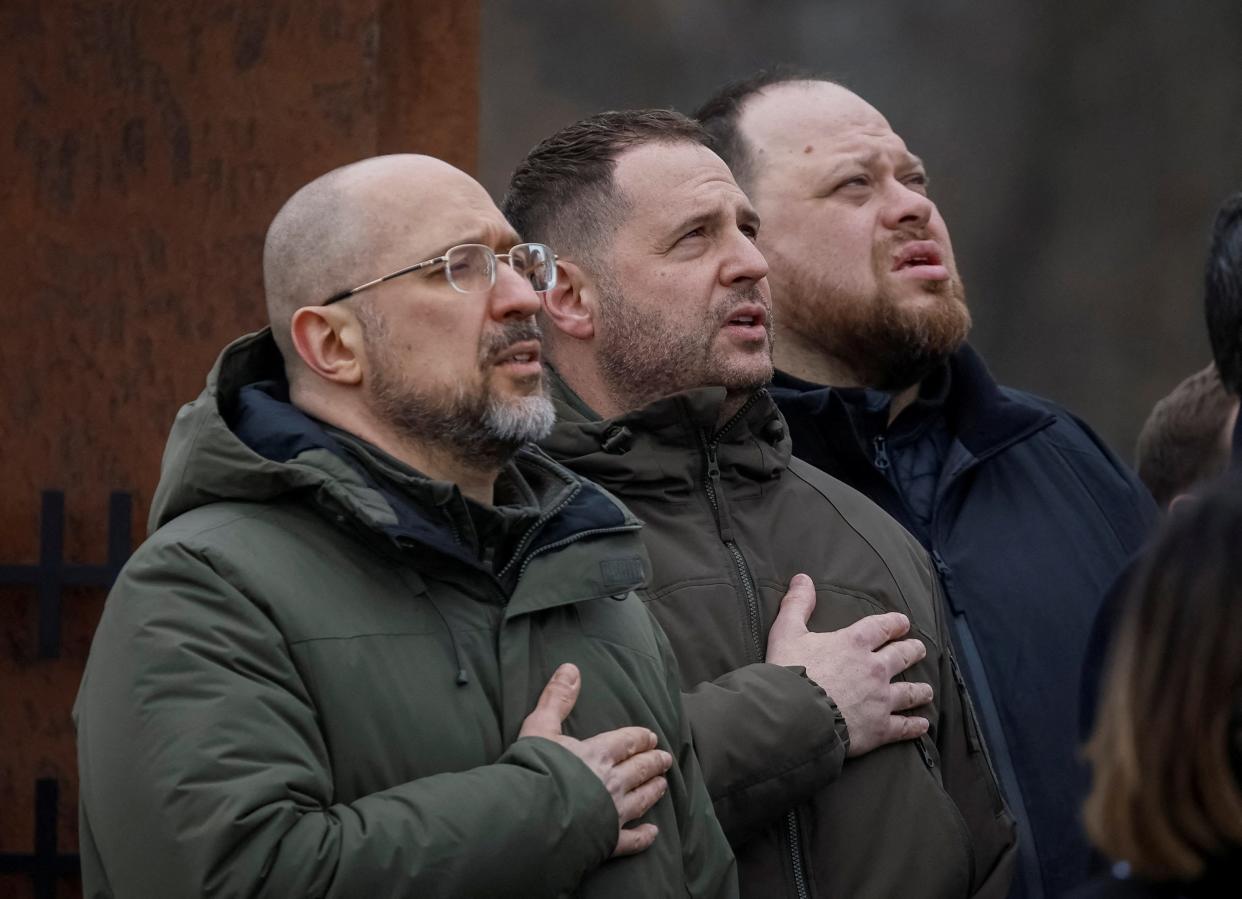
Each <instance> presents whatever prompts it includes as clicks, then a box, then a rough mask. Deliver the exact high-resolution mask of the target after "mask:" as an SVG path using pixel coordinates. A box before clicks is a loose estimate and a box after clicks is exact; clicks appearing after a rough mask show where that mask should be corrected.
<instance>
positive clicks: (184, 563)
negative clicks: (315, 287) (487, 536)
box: [75, 333, 736, 899]
mask: <svg viewBox="0 0 1242 899" xmlns="http://www.w3.org/2000/svg"><path fill="white" fill-rule="evenodd" d="M264 379H267V382H266V383H264V384H263V386H261V387H257V388H247V389H243V387H244V386H245V385H248V384H252V383H253V382H262V381H264ZM282 380H283V375H282V373H281V371H280V365H279V357H278V355H276V351H275V346H274V344H273V343H272V341H271V339H270V337H269V336H267V335H266V333H262V334H259V335H253V336H251V337H248V338H243V339H242V340H240V341H238V342H236V343H235V344H233V345H232V346H230V347H229V348H228V349H227V350H226V351H225V352H224V354H223V356H222V359H221V361H220V363H218V365H217V368H216V370H215V371H213V373H212V375H211V377H210V380H209V382H208V385H207V389H206V391H205V392H204V393H203V395H202V396H201V397H199V399H197V400H196V401H195V402H193V403H191V404H189V405H188V406H187V407H185V408H184V409H183V410H182V411H181V413H180V415H179V416H178V418H177V421H176V424H175V425H174V426H173V431H172V436H171V438H170V440H169V444H168V448H167V451H166V454H165V459H164V467H163V473H162V478H161V482H160V487H159V490H158V492H157V495H156V497H155V502H154V508H153V511H152V520H153V523H154V524H156V525H158V526H159V527H158V530H156V531H155V533H154V534H153V535H152V536H151V537H150V539H148V540H147V541H146V543H144V544H143V545H142V547H141V548H140V549H139V550H138V551H137V552H136V553H135V555H134V556H133V558H132V559H131V560H130V561H129V563H128V564H127V565H126V566H125V569H124V571H123V572H122V574H121V576H120V579H119V580H118V582H117V584H116V586H115V588H114V589H113V591H112V593H111V595H110V596H109V598H108V602H107V605H106V608H105V610H104V614H103V619H102V621H101V623H100V626H99V630H98V633H97V634H96V637H95V642H94V645H93V646H92V649H91V655H90V660H89V662H88V664H87V669H86V674H85V677H84V679H83V682H82V686H81V691H80V694H79V697H78V702H77V706H76V710H75V719H76V721H77V726H78V749H79V765H80V774H81V850H82V867H83V879H84V884H85V893H86V895H87V896H89V897H113V896H115V897H126V899H157V897H158V899H177V897H186V899H189V897H208V896H210V897H216V896H218V897H225V896H227V897H273V899H292V897H298V899H301V897H308V896H314V897H342V899H345V897H348V899H380V897H428V896H444V897H466V896H513V897H527V896H554V895H569V894H574V895H581V896H588V897H596V896H609V897H611V896H616V897H621V896H624V897H635V896H668V897H672V896H676V897H684V896H702V897H728V896H734V895H736V873H735V866H734V862H733V859H732V856H731V853H730V851H729V847H728V844H727V843H726V841H725V839H724V837H723V835H722V833H721V831H720V828H719V825H718V824H717V822H716V819H715V817H714V816H713V815H712V810H711V804H710V800H709V798H708V796H707V793H706V791H705V789H704V786H703V781H702V777H701V774H700V772H699V768H698V765H697V763H696V761H695V758H694V755H693V752H692V751H691V746H690V738H689V733H688V729H687V727H686V726H685V724H684V722H683V720H682V715H681V708H680V703H679V691H678V684H677V675H676V671H675V664H674V662H673V660H672V657H671V653H670V652H669V650H668V647H667V643H666V642H665V639H664V637H663V635H662V634H661V632H660V630H659V628H658V627H656V626H655V625H654V624H653V622H652V620H651V618H650V616H649V615H648V614H647V612H646V610H645V609H644V608H643V606H642V603H641V602H640V601H639V600H638V599H637V598H636V597H635V595H634V594H633V593H632V592H631V591H632V588H634V587H636V586H638V585H639V583H640V582H641V581H642V579H643V577H644V567H645V565H646V557H645V553H644V551H643V548H642V545H641V543H640V541H639V538H638V536H637V532H638V528H639V525H638V523H637V522H636V521H635V520H634V519H633V518H632V517H631V516H629V515H628V513H626V512H625V511H624V510H623V509H622V507H621V506H620V505H619V504H618V503H617V502H616V501H615V500H613V499H612V498H611V497H609V496H608V495H607V494H606V493H604V492H603V491H601V490H599V489H597V488H595V487H593V486H592V485H589V484H586V483H584V482H583V481H582V480H580V479H579V478H578V477H576V476H574V475H572V474H570V473H569V472H568V471H566V470H565V469H563V468H561V467H560V466H559V465H556V464H555V463H553V462H551V461H550V460H548V459H547V458H546V457H545V456H544V455H543V454H542V453H540V452H538V451H535V450H529V451H523V452H522V453H521V454H520V455H519V457H518V459H517V460H516V463H515V464H513V465H511V466H510V467H509V468H508V469H506V471H505V472H504V474H503V475H502V478H501V482H500V483H499V484H498V487H497V491H498V494H497V496H498V509H497V510H496V511H495V512H494V513H486V509H485V507H482V506H478V507H475V508H474V509H471V508H469V507H468V506H467V505H466V503H465V501H464V500H463V498H462V496H461V494H460V493H459V492H458V491H457V489H456V488H455V487H453V486H452V485H450V484H445V483H442V482H432V481H428V480H426V479H424V478H422V477H420V476H418V475H417V474H416V473H414V472H412V471H411V470H410V469H408V468H405V467H404V466H402V465H401V464H400V463H398V462H396V461H395V460H392V459H389V458H387V457H385V456H383V454H381V453H379V452H378V451H377V450H373V449H371V450H368V449H367V447H366V446H365V445H364V444H362V443H361V442H360V441H357V440H351V439H350V438H349V437H348V435H343V434H340V433H339V432H331V431H330V430H329V429H326V428H324V427H322V426H321V425H319V424H318V423H316V422H314V421H313V420H311V419H309V418H307V417H306V416H304V415H303V414H302V413H300V412H298V411H297V410H296V409H294V408H293V407H292V406H290V405H289V404H288V403H286V402H283V401H282V396H281V394H282V390H283V384H282ZM239 434H241V435H245V439H243V438H242V437H241V436H239ZM502 500H503V504H502ZM480 510H483V512H480ZM487 514H492V515H494V516H495V517H496V518H497V520H496V521H489V520H488V519H487V517H486V516H487ZM500 519H503V520H500ZM481 524H483V525H488V527H491V528H492V530H493V532H494V533H496V534H498V535H501V536H500V537H499V538H498V543H497V545H498V550H497V555H496V557H495V562H494V565H493V566H492V567H491V568H490V569H489V567H488V566H486V565H485V564H483V563H482V562H481V561H480V553H479V548H480V547H479V541H478V540H477V539H475V538H474V537H473V531H474V530H475V529H476V527H478V526H480V525H481ZM480 530H481V531H486V530H487V528H480ZM493 572H494V573H493ZM562 662H574V663H576V664H577V665H578V667H579V668H580V669H581V672H582V693H581V697H580V699H579V701H578V703H577V706H576V708H575V709H574V710H573V712H572V714H571V715H570V716H569V719H568V721H567V724H566V728H565V730H566V733H568V734H569V735H571V736H576V737H580V738H585V737H588V736H591V735H594V734H596V733H599V732H601V731H605V730H611V729H614V728H617V727H621V726H624V725H643V726H646V727H649V728H651V729H652V730H654V731H655V732H656V733H657V734H658V735H659V742H660V746H661V747H663V748H664V749H666V750H668V751H670V752H672V753H673V754H674V756H675V758H676V764H675V765H674V767H673V768H672V770H671V771H670V772H669V785H670V789H669V792H668V793H667V795H666V796H665V797H664V798H662V799H661V800H660V801H659V802H658V803H657V804H656V806H655V807H654V808H653V809H652V810H651V812H649V813H648V815H647V816H646V817H645V818H644V820H647V821H652V822H654V823H656V824H657V825H658V826H659V828H660V834H659V837H658V838H657V840H656V842H655V845H654V846H653V847H652V848H651V849H649V850H647V851H646V852H643V853H641V854H638V855H635V856H631V857H628V858H623V859H617V860H608V857H609V855H610V853H611V851H612V849H613V847H614V845H615V841H616V828H617V815H616V811H615V809H614V807H613V804H612V800H611V799H610V797H609V795H608V792H607V791H606V790H605V789H604V787H603V785H602V784H601V783H600V781H599V780H598V778H596V776H595V775H594V774H593V773H592V772H591V771H590V769H588V768H587V767H586V765H584V764H583V763H582V762H581V761H579V760H578V759H577V758H576V757H575V756H574V755H572V754H571V753H570V752H569V751H568V750H566V749H564V748H563V747H561V746H559V745H557V744H555V743H553V742H551V741H548V740H544V739H539V738H525V739H517V733H518V729H519V727H520V726H521V724H522V720H523V719H524V718H525V716H526V715H527V714H528V713H529V712H530V710H531V709H532V708H533V707H534V705H535V702H536V699H537V697H538V696H539V693H540V691H541V690H542V688H543V686H544V684H545V683H546V682H547V680H548V678H549V677H550V676H551V674H552V672H553V670H555V668H556V667H557V666H558V665H559V664H560V663H562Z"/></svg>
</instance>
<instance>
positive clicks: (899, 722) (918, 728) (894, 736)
mask: <svg viewBox="0 0 1242 899" xmlns="http://www.w3.org/2000/svg"><path fill="white" fill-rule="evenodd" d="M930 727H931V724H930V723H929V722H928V720H927V719H926V718H919V717H918V716H916V715H893V716H892V717H891V718H889V719H888V728H887V730H888V733H887V734H886V735H885V738H883V739H882V740H881V742H882V743H897V742H899V741H901V740H913V739H915V738H916V737H921V736H923V734H925V733H927V730H928V728H930Z"/></svg>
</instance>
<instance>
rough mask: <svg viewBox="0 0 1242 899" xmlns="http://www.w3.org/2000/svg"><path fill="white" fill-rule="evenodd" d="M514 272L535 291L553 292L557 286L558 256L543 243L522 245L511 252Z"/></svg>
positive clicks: (510, 258) (510, 257)
mask: <svg viewBox="0 0 1242 899" xmlns="http://www.w3.org/2000/svg"><path fill="white" fill-rule="evenodd" d="M509 260H510V262H511V264H512V265H513V268H514V270H515V271H516V272H517V273H518V274H519V275H521V276H523V277H524V278H526V280H527V281H529V282H530V286H531V287H533V288H534V289H535V290H538V291H544V290H551V289H552V288H553V287H555V286H556V256H555V254H553V252H552V249H551V248H550V247H548V246H545V245H544V244H541V243H520V244H518V245H517V246H516V247H514V248H513V249H512V250H510V251H509Z"/></svg>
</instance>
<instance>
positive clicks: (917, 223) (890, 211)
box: [883, 179, 936, 231]
mask: <svg viewBox="0 0 1242 899" xmlns="http://www.w3.org/2000/svg"><path fill="white" fill-rule="evenodd" d="M889 185H890V187H889V191H888V194H889V196H888V199H887V202H886V203H885V205H884V211H883V221H884V225H885V227H887V228H889V229H891V230H893V231H900V230H903V229H911V228H912V229H916V230H921V229H923V228H926V227H927V223H928V222H929V221H931V217H932V214H933V213H934V212H935V211H936V204H935V203H933V202H932V201H931V200H930V199H929V198H928V196H927V195H926V194H923V193H920V192H919V191H917V190H914V189H913V188H912V187H910V186H909V185H907V184H903V183H902V182H900V181H898V180H896V179H892V180H890V182H889Z"/></svg>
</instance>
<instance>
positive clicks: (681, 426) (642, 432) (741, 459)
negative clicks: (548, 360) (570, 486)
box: [541, 370, 792, 494]
mask: <svg viewBox="0 0 1242 899" xmlns="http://www.w3.org/2000/svg"><path fill="white" fill-rule="evenodd" d="M549 380H550V383H551V396H552V401H553V403H554V404H555V406H556V411H557V423H556V427H555V428H553V431H552V434H551V435H549V436H548V437H547V438H546V439H545V440H544V441H543V442H542V443H541V446H542V447H543V448H544V449H545V450H546V451H547V452H548V453H549V454H550V455H551V456H552V457H553V458H555V459H557V460H559V461H561V462H564V463H565V464H566V465H568V466H569V467H570V468H572V469H573V470H574V471H575V472H577V473H578V474H581V475H583V476H584V477H587V478H590V479H591V480H593V481H596V482H598V483H601V484H603V485H604V486H605V487H610V488H612V489H621V488H624V490H625V491H626V492H627V493H630V494H633V493H634V492H636V491H637V492H649V491H651V490H656V491H658V492H661V493H665V494H668V493H682V492H685V491H689V490H691V489H694V488H695V485H696V484H697V483H698V482H699V481H700V480H701V479H702V476H703V454H704V452H705V451H706V450H707V448H708V447H709V446H712V447H713V448H714V449H715V450H716V453H717V456H718V459H719V464H720V470H721V474H722V476H724V477H725V478H726V479H729V478H733V479H739V480H750V481H767V480H771V479H772V478H774V477H776V476H778V475H779V473H780V472H781V471H782V470H783V469H785V468H786V467H788V465H789V458H790V455H791V452H792V441H791V440H790V438H789V436H788V433H787V429H786V427H785V422H784V419H783V417H782V416H781V413H780V411H779V410H778V409H777V408H776V404H775V402H774V401H773V400H772V397H771V395H770V394H769V393H768V391H767V390H759V391H757V392H756V393H755V394H754V395H753V396H752V397H751V398H750V400H748V401H747V403H746V404H745V405H744V406H743V407H742V409H741V410H739V412H738V413H736V414H735V415H734V416H733V418H731V419H730V420H729V421H728V422H726V423H725V424H724V426H723V427H721V428H718V427H717V423H718V422H719V419H720V411H721V406H722V405H723V403H724V401H725V389H724V388H723V387H700V388H696V389H694V390H688V391H684V392H682V393H676V394H672V395H671V396H666V397H662V398H661V399H658V400H656V401H655V402H653V403H651V404H649V405H647V406H645V407H643V408H642V409H637V410H634V411H631V412H626V413H624V414H622V415H618V416H616V417H615V418H611V419H606V418H601V417H600V416H599V415H598V413H596V412H595V411H594V410H592V409H591V408H590V407H589V406H587V405H586V403H584V402H583V400H582V399H581V397H579V396H578V395H577V394H576V393H574V391H573V389H572V388H571V387H569V385H567V384H566V383H565V382H564V380H562V379H561V377H560V375H559V374H558V373H557V372H556V371H554V370H550V371H549Z"/></svg>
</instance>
